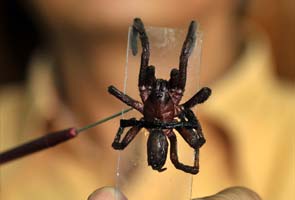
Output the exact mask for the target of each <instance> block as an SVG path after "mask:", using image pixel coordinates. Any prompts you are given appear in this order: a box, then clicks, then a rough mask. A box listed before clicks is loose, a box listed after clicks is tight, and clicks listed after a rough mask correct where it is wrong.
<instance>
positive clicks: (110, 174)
mask: <svg viewBox="0 0 295 200" xmlns="http://www.w3.org/2000/svg"><path fill="white" fill-rule="evenodd" d="M294 9H295V2H294V1H292V0H281V1H279V0H256V1H253V0H221V1H218V2H216V1H213V0H207V1H205V0H197V1H195V0H187V1H176V0H173V1H171V0H169V1H168V0H167V1H161V2H159V1H143V0H138V1H136V2H135V1H124V2H121V1H120V2H119V1H118V2H117V1H107V0H87V1H83V3H82V2H80V1H75V0H63V1H59V0H52V1H46V0H28V1H18V0H3V1H1V3H0V69H1V70H0V145H1V146H0V149H1V151H3V150H4V149H7V148H9V147H13V146H15V145H17V144H20V143H22V142H24V141H27V140H29V139H31V138H35V137H37V136H40V134H41V133H46V132H49V131H53V130H59V129H63V128H65V127H67V126H72V125H75V126H81V125H84V124H87V123H89V122H93V121H95V120H97V119H99V118H103V117H106V116H109V115H111V114H113V113H115V112H118V111H119V110H120V109H121V107H122V104H121V103H118V101H117V100H116V99H114V98H113V97H111V96H110V95H108V94H107V92H106V88H107V87H108V86H109V85H117V86H118V88H120V89H123V73H124V71H123V70H124V68H123V66H124V64H125V55H126V54H125V50H126V43H127V31H128V26H129V25H130V24H131V23H132V20H133V18H134V17H140V18H142V20H143V21H144V23H145V24H146V25H149V26H163V27H173V28H186V27H187V25H188V24H189V22H190V21H191V20H192V19H194V20H196V21H198V22H200V24H201V26H202V31H203V32H204V37H203V51H202V60H201V74H200V77H201V80H200V85H201V87H202V86H209V87H211V88H212V90H213V94H212V97H211V98H210V100H209V101H208V102H206V103H205V104H204V105H201V106H200V109H199V110H198V116H199V118H200V121H201V124H202V125H203V129H204V132H205V136H206V137H207V144H206V145H205V146H204V147H203V148H202V150H201V161H200V162H201V172H200V174H199V175H197V176H195V178H194V179H196V181H194V184H193V196H194V197H195V196H202V195H209V194H212V193H214V192H217V191H218V190H220V189H223V188H226V187H229V186H232V185H243V186H247V187H250V188H252V189H254V190H255V191H257V192H258V193H259V194H260V195H261V196H262V197H264V198H265V199H269V200H274V199H292V197H295V193H294V191H293V190H292V189H291V188H293V187H294V181H295V175H294V174H295V172H294V169H295V168H294V158H295V152H294V151H295V150H294V131H295V127H294V119H295V103H294V102H295V89H294V88H295V59H294V55H295V14H294ZM136 95H138V93H137V92H134V93H133V94H130V96H133V97H137V96H136ZM115 121H116V122H114V121H112V122H107V123H106V124H104V125H103V126H100V127H98V128H95V129H93V130H91V131H89V134H87V136H81V138H79V139H77V140H76V141H71V142H69V143H68V144H65V145H63V146H62V147H57V148H56V149H54V150H51V151H50V152H45V153H40V154H36V155H34V156H31V157H28V158H24V159H22V160H19V161H16V162H14V163H11V164H8V165H5V166H1V168H0V170H1V191H0V192H1V196H2V197H3V199H28V198H30V199H40V198H42V199H66V198H71V199H82V198H86V197H87V195H88V194H89V193H90V192H92V191H93V190H94V189H95V188H97V187H101V186H105V185H114V184H115V179H114V171H115V168H116V158H117V154H116V153H115V152H114V151H113V150H112V149H111V147H110V144H111V142H112V140H113V136H114V134H115V132H116V129H117V128H116V127H118V125H119V124H118V120H115ZM110 133H111V134H110ZM179 139H180V138H179ZM130 156H132V154H131V155H130ZM102 161H103V162H102ZM167 162H170V161H169V159H167ZM128 173H130V177H137V176H140V174H137V173H135V172H134V173H131V172H128ZM28 180H29V183H28ZM130 184H131V185H132V181H130ZM135 190H136V189H135ZM145 198H147V199H149V197H148V195H147V196H146V197H145ZM131 199H132V198H131ZM163 199H169V196H167V197H165V196H163Z"/></svg>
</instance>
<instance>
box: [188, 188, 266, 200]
mask: <svg viewBox="0 0 295 200" xmlns="http://www.w3.org/2000/svg"><path fill="white" fill-rule="evenodd" d="M194 200H261V198H260V197H259V196H258V194H256V193H255V192H253V191H252V190H250V189H248V188H245V187H231V188H227V189H225V190H222V191H221V192H218V193H217V194H215V195H212V196H208V197H203V198H197V199H194Z"/></svg>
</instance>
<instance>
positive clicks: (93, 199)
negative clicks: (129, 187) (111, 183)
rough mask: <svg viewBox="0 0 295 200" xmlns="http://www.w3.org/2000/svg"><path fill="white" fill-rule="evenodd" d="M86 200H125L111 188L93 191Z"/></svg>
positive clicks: (120, 193)
mask: <svg viewBox="0 0 295 200" xmlns="http://www.w3.org/2000/svg"><path fill="white" fill-rule="evenodd" d="M88 200H127V198H126V197H125V195H124V194H123V193H122V192H120V191H119V190H117V189H115V188H113V187H103V188H99V189H97V190H95V191H94V192H93V193H92V194H91V195H90V196H89V197H88Z"/></svg>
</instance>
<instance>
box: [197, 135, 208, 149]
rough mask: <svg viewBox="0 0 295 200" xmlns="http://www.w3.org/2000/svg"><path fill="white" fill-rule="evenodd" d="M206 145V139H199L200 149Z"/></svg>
mask: <svg viewBox="0 0 295 200" xmlns="http://www.w3.org/2000/svg"><path fill="white" fill-rule="evenodd" d="M205 143H206V139H205V138H203V137H201V138H199V148H201V147H202V146H203V145H204V144H205Z"/></svg>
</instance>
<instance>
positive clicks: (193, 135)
mask: <svg viewBox="0 0 295 200" xmlns="http://www.w3.org/2000/svg"><path fill="white" fill-rule="evenodd" d="M195 32H196V23H195V22H194V21H192V22H191V24H190V26H189V29H188V33H187V36H186V39H185V41H184V44H183V47H182V51H181V55H180V62H179V69H172V70H171V73H170V79H169V80H168V81H167V80H163V79H157V78H156V77H155V67H154V66H152V65H149V57H150V49H149V40H148V36H147V34H146V31H145V28H144V25H143V23H142V21H141V19H139V18H136V19H134V23H133V33H134V35H138V34H139V38H140V41H141V45H142V54H141V64H140V70H139V78H138V88H139V92H140V97H141V100H142V103H141V102H139V101H136V100H134V99H133V98H131V97H130V96H128V95H126V94H124V93H123V92H121V91H120V90H118V89H117V88H115V87H114V86H110V87H109V88H108V91H109V93H110V94H112V95H114V96H115V97H116V98H118V99H119V100H121V101H122V102H124V103H125V104H127V105H128V106H131V107H132V108H134V109H136V110H137V111H139V112H140V113H141V114H143V118H141V119H140V120H136V119H135V118H131V119H129V120H121V121H120V127H119V130H118V132H117V134H116V136H115V139H114V141H113V143H112V146H113V148H114V149H117V150H123V149H124V148H125V147H126V146H127V145H128V144H129V143H130V142H131V141H132V140H133V139H134V138H135V136H136V135H137V134H138V132H139V131H140V130H141V129H142V128H146V129H147V130H148V131H149V136H148V141H147V155H148V165H150V166H151V167H152V168H153V169H154V170H157V171H159V172H162V171H164V170H166V168H163V166H164V164H165V162H166V158H167V150H168V141H167V138H168V139H169V141H170V158H171V161H172V163H173V164H174V166H175V167H176V168H177V169H180V170H183V171H184V172H187V173H191V174H197V173H198V172H199V148H200V147H201V146H202V145H203V144H204V143H205V141H206V140H205V138H204V136H203V133H202V129H201V126H200V124H199V122H198V120H197V118H196V116H195V114H194V113H193V112H192V110H191V108H192V107H194V106H195V105H196V104H200V103H203V102H204V101H206V100H207V99H208V97H209V96H210V94H211V90H210V89H209V88H207V87H204V88H202V89H201V90H199V91H198V92H197V93H196V94H195V95H194V96H193V97H192V98H191V99H189V100H188V101H186V102H185V103H183V104H180V105H179V103H180V100H181V98H182V96H183V93H184V89H185V84H186V74H187V72H186V71H187V64H188V58H189V56H190V54H191V52H192V50H193V48H194V45H195V39H196V33H195ZM136 51H137V50H134V49H133V53H136ZM130 126H131V128H130V129H129V130H128V132H127V133H126V135H125V137H124V138H123V139H122V141H120V140H121V135H122V134H123V132H124V129H125V128H126V127H130ZM174 129H176V130H177V131H178V132H179V134H180V135H181V136H182V137H183V139H184V140H185V141H186V142H187V143H188V144H189V145H190V146H191V147H192V148H193V149H194V152H195V154H194V155H195V156H194V164H193V166H189V165H185V164H183V163H181V162H180V161H179V160H178V154H177V139H176V135H175V133H174V131H173V130H174Z"/></svg>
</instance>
